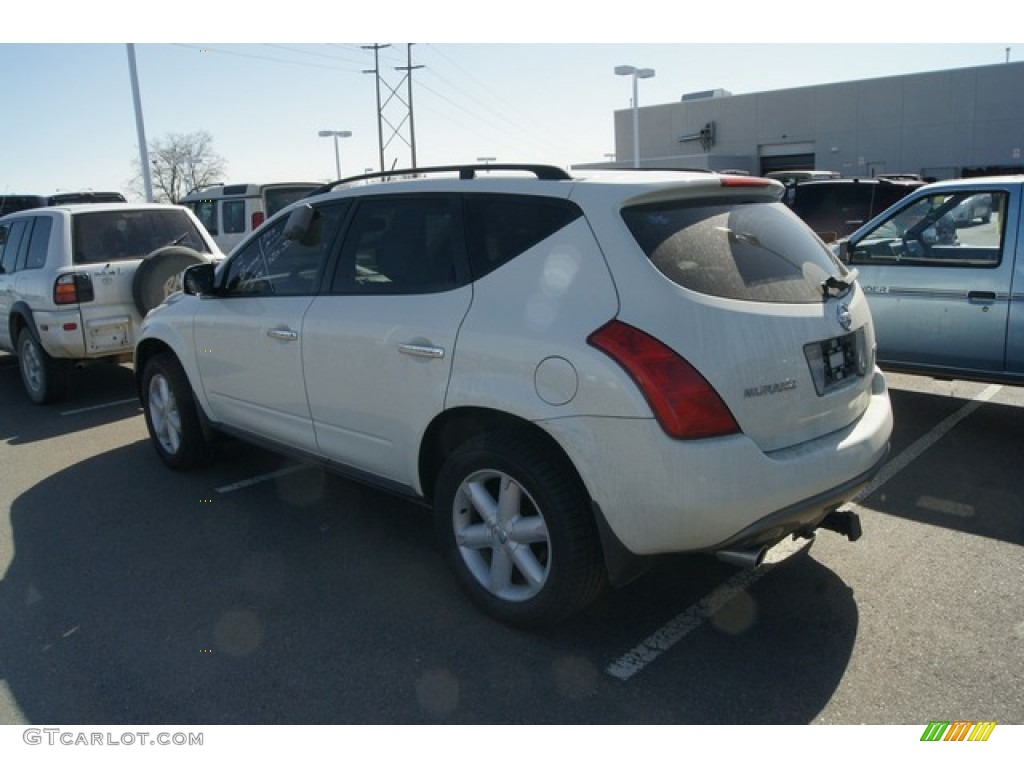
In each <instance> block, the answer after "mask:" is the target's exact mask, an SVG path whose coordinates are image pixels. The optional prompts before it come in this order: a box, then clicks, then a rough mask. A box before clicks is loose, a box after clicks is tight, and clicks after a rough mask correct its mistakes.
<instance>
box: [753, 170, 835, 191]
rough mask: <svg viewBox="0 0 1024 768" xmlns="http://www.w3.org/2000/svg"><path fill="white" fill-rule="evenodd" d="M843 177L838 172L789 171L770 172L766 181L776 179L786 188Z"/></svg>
mask: <svg viewBox="0 0 1024 768" xmlns="http://www.w3.org/2000/svg"><path fill="white" fill-rule="evenodd" d="M840 176H842V174H841V173H839V172H838V171H819V170H789V171H769V172H768V173H766V174H764V177H765V178H766V179H775V181H778V182H781V183H782V184H784V185H785V186H787V187H788V186H791V185H793V184H801V183H803V182H805V181H818V180H821V179H838V178H839V177H840Z"/></svg>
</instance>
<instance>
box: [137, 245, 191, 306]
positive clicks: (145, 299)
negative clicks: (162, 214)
mask: <svg viewBox="0 0 1024 768" xmlns="http://www.w3.org/2000/svg"><path fill="white" fill-rule="evenodd" d="M205 261H207V259H205V258H204V257H203V255H202V254H201V253H199V252H198V251H194V250H192V249H191V248H185V247H184V246H181V245H169V246H167V247H166V248H157V249H156V250H155V251H153V252H152V253H151V254H149V255H148V256H146V258H144V259H143V260H142V261H141V262H140V263H139V267H138V269H136V270H135V277H134V279H133V280H132V298H133V299H134V300H135V308H136V309H137V310H139V314H140V315H142V316H143V317H145V316H146V313H147V312H149V310H151V309H153V307H155V306H157V305H158V304H160V302H162V301H163V300H164V299H166V298H167V297H168V296H170V295H171V294H172V293H174V292H175V291H180V290H181V273H182V272H183V271H184V270H185V269H186V268H187V267H191V266H192V265H193V264H202V263H203V262H205Z"/></svg>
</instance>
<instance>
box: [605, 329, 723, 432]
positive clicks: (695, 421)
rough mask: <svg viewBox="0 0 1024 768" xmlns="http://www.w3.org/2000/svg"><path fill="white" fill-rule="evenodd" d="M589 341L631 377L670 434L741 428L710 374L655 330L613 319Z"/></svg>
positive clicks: (655, 415)
mask: <svg viewBox="0 0 1024 768" xmlns="http://www.w3.org/2000/svg"><path fill="white" fill-rule="evenodd" d="M587 342H588V343H589V344H590V345H591V346H594V347H597V348H598V349H600V350H601V351H602V352H604V353H605V354H606V355H608V356H609V357H610V358H612V359H613V360H614V361H615V362H616V363H618V364H619V365H620V366H622V368H623V369H624V370H625V371H626V373H628V374H629V375H630V377H632V379H633V381H634V382H636V385H637V386H638V387H639V388H640V391H641V392H642V393H643V396H644V397H645V398H646V399H647V402H648V404H649V405H650V406H651V410H652V411H654V417H655V418H656V419H657V420H658V424H660V425H661V428H662V429H663V430H665V433H666V434H667V435H668V436H669V437H674V438H677V439H680V440H696V439H699V438H705V437H720V436H722V435H731V434H736V433H738V432H739V431H740V428H739V425H738V424H737V423H736V419H735V418H734V417H733V415H732V413H731V412H730V411H729V408H728V407H727V406H726V405H725V403H724V402H723V401H722V398H721V397H719V395H718V393H717V392H716V391H715V390H714V388H713V387H712V386H711V385H710V384H709V383H708V381H707V379H705V378H704V377H703V376H701V375H700V373H698V371H697V369H695V368H694V367H693V366H692V365H690V364H689V363H688V362H686V360H684V359H683V358H682V357H680V356H679V355H678V354H676V353H675V352H674V351H673V350H672V349H670V348H669V347H667V346H666V345H664V344H662V343H661V342H660V341H658V340H657V339H655V338H654V337H653V336H649V335H648V334H646V333H644V332H643V331H641V330H638V329H637V328H634V327H633V326H631V325H627V324H625V323H623V322H620V321H618V320H612V321H611V322H610V323H608V324H607V325H604V326H602V327H601V328H598V329H597V330H596V331H594V332H593V333H592V334H590V337H589V338H588V339H587Z"/></svg>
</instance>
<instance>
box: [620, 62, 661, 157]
mask: <svg viewBox="0 0 1024 768" xmlns="http://www.w3.org/2000/svg"><path fill="white" fill-rule="evenodd" d="M615 74H616V75H632V76H633V167H634V168H639V167H640V103H639V101H638V93H639V89H638V88H637V84H636V81H637V80H639V79H647V78H648V77H654V70H653V69H637V68H636V67H633V66H630V65H628V64H623V65H621V66H618V67H616V68H615Z"/></svg>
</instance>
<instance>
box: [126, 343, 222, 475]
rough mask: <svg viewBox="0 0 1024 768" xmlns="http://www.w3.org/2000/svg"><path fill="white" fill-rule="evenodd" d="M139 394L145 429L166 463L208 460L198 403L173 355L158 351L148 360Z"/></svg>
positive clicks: (183, 465)
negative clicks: (144, 418)
mask: <svg viewBox="0 0 1024 768" xmlns="http://www.w3.org/2000/svg"><path fill="white" fill-rule="evenodd" d="M140 396H141V399H142V409H143V413H144V414H145V417H146V429H147V430H148V431H149V436H150V438H151V439H152V441H153V447H154V448H156V452H157V455H159V456H160V458H161V460H162V461H163V462H164V464H166V465H167V466H169V467H171V468H172V469H191V468H193V467H197V466H200V465H201V464H203V463H205V462H206V461H207V459H208V457H209V445H208V443H207V441H206V436H205V435H204V433H203V428H202V424H201V423H200V421H199V413H198V410H197V408H198V406H197V405H196V401H195V397H194V396H193V394H192V387H191V385H190V384H189V383H188V377H187V376H186V375H185V371H184V370H183V369H182V367H181V364H180V363H179V362H178V360H177V359H176V358H175V357H174V356H173V355H170V354H159V355H155V356H154V357H152V358H150V359H149V360H148V361H147V362H146V367H145V369H144V370H143V372H142V389H141V391H140Z"/></svg>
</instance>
